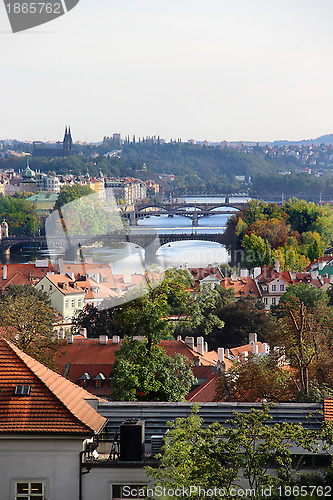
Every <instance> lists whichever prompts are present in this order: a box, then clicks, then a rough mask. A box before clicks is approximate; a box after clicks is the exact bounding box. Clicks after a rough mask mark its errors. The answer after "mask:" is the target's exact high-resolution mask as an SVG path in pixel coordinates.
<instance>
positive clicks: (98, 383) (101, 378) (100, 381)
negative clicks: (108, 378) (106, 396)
mask: <svg viewBox="0 0 333 500" xmlns="http://www.w3.org/2000/svg"><path fill="white" fill-rule="evenodd" d="M104 382H105V375H104V373H102V372H100V373H99V374H98V375H97V376H96V377H95V378H94V386H95V388H96V389H101V388H102V387H103V385H104Z"/></svg>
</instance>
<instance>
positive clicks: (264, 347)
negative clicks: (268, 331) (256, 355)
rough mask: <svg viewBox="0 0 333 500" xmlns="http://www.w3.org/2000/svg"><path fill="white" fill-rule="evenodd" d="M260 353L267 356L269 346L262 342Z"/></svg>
mask: <svg viewBox="0 0 333 500" xmlns="http://www.w3.org/2000/svg"><path fill="white" fill-rule="evenodd" d="M261 352H262V353H263V354H268V353H269V345H268V344H266V342H264V343H263V344H262V346H261Z"/></svg>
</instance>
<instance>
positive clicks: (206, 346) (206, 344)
mask: <svg viewBox="0 0 333 500" xmlns="http://www.w3.org/2000/svg"><path fill="white" fill-rule="evenodd" d="M204 346H205V352H208V342H205V343H204Z"/></svg>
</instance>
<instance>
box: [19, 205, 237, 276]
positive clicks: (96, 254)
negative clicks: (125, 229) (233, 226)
mask: <svg viewBox="0 0 333 500" xmlns="http://www.w3.org/2000/svg"><path fill="white" fill-rule="evenodd" d="M184 200H185V201H186V202H188V203H194V202H196V203H224V202H225V198H224V197H223V198H222V197H221V198H218V197H186V198H184ZM229 201H230V203H234V202H245V201H246V198H244V197H230V199H229ZM219 210H221V208H220V209H219ZM225 210H230V209H227V208H225ZM235 212H236V210H235ZM229 217H230V214H226V215H223V214H219V215H212V216H209V217H202V218H199V222H198V227H192V219H191V218H189V217H182V216H178V215H175V216H174V217H168V216H167V215H160V216H150V217H149V218H148V217H147V218H144V219H140V220H139V221H138V226H137V227H135V228H132V230H133V231H142V230H145V229H149V230H154V231H156V233H157V235H158V234H170V233H171V234H182V233H194V234H199V233H205V234H207V233H219V232H224V230H225V227H226V224H227V221H228V218H229ZM83 255H84V257H85V258H91V259H93V261H94V262H111V263H112V268H113V270H114V272H116V273H118V272H119V273H121V272H124V271H127V270H130V271H131V272H138V273H140V272H141V271H142V263H143V252H142V251H141V249H140V248H138V247H137V246H136V245H133V244H120V245H118V247H116V248H112V249H110V248H98V247H97V248H94V247H93V248H84V249H83ZM157 255H158V259H159V260H158V261H159V264H160V265H161V266H162V267H163V268H164V269H166V268H168V267H179V266H189V267H205V266H207V265H209V264H211V265H213V264H223V263H227V262H228V260H229V257H228V253H227V251H226V249H225V247H224V246H223V245H220V244H219V243H215V242H210V241H198V240H187V241H178V242H172V243H168V244H166V245H163V246H161V248H160V249H159V250H158V252H157ZM57 256H58V253H55V252H53V251H49V250H37V251H36V250H29V249H22V250H20V251H18V252H16V253H15V254H14V253H12V254H11V256H10V262H28V261H29V260H33V259H36V258H39V259H41V258H42V259H43V258H51V259H52V260H54V259H56V257H57Z"/></svg>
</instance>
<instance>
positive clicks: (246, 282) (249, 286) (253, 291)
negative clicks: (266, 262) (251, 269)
mask: <svg viewBox="0 0 333 500" xmlns="http://www.w3.org/2000/svg"><path fill="white" fill-rule="evenodd" d="M221 286H223V287H224V288H226V289H227V290H230V289H231V288H233V289H234V290H235V295H236V297H237V298H240V297H248V296H250V297H255V298H257V299H259V298H260V291H259V288H258V285H257V283H256V281H255V280H254V279H253V278H252V277H247V278H236V279H235V280H233V279H232V278H223V280H222V281H221Z"/></svg>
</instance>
